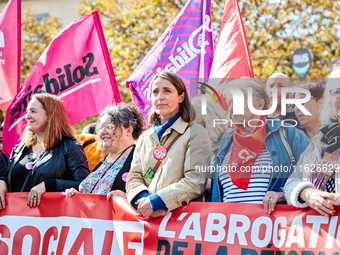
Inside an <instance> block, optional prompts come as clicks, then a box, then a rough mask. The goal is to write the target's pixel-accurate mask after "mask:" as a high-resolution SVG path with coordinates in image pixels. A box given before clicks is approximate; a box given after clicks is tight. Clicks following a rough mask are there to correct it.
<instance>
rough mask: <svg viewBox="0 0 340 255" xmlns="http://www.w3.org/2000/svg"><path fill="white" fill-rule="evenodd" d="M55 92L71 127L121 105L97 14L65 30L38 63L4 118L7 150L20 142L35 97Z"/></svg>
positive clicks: (82, 19)
mask: <svg viewBox="0 0 340 255" xmlns="http://www.w3.org/2000/svg"><path fill="white" fill-rule="evenodd" d="M37 93H38V94H39V93H51V94H54V95H56V96H58V97H59V98H60V99H61V100H62V101H63V103H64V106H65V109H66V113H67V116H68V117H69V119H70V122H71V125H73V124H75V123H77V122H79V121H81V120H83V119H85V118H87V117H89V116H92V115H95V114H98V113H100V112H101V111H102V110H103V109H104V108H105V107H106V106H108V105H110V104H117V103H119V102H120V101H121V99H120V94H119V90H118V86H117V82H116V79H115V76H114V73H113V69H112V65H111V61H110V56H109V52H108V49H107V45H106V42H105V38H104V34H103V30H102V26H101V23H100V20H99V16H98V13H97V12H96V11H94V12H91V13H89V14H87V15H85V16H83V17H81V18H79V19H78V20H76V21H74V22H73V23H71V24H69V25H68V26H67V27H66V28H65V29H64V30H62V31H61V32H60V33H59V34H58V35H57V36H56V38H55V39H54V40H53V41H52V42H51V43H50V45H49V46H48V47H47V49H46V50H45V51H44V53H43V54H42V55H41V57H40V58H39V60H38V62H37V63H36V65H35V66H34V68H33V70H32V72H31V73H30V75H29V76H28V78H27V80H26V81H25V82H24V84H23V86H22V87H21V89H20V91H19V93H18V94H17V95H16V97H15V98H14V100H13V102H12V104H11V106H10V107H9V108H8V111H7V113H6V116H5V124H4V130H3V142H4V151H5V153H6V154H7V156H8V155H9V154H10V152H11V150H12V148H13V147H14V145H15V144H17V143H18V141H19V137H20V135H21V134H22V131H23V129H24V126H25V124H26V120H25V116H26V108H27V105H28V102H29V101H30V98H31V96H32V95H34V94H37Z"/></svg>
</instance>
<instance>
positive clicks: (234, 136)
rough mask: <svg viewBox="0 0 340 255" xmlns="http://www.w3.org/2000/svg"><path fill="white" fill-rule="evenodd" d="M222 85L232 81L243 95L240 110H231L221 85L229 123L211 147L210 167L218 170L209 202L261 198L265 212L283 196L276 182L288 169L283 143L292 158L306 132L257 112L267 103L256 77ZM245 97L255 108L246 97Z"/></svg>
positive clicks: (301, 146) (299, 150)
mask: <svg viewBox="0 0 340 255" xmlns="http://www.w3.org/2000/svg"><path fill="white" fill-rule="evenodd" d="M228 86H235V87H238V88H239V89H240V90H241V91H242V92H243V94H244V95H245V97H246V98H245V100H244V101H245V104H244V114H243V115H241V114H236V113H235V112H234V109H233V108H234V107H233V105H235V104H236V101H232V99H231V96H230V93H229V90H225V91H227V93H228V94H227V95H226V96H225V97H226V98H227V100H228V103H230V104H229V113H230V119H231V121H232V123H233V127H232V128H230V129H229V130H228V131H227V133H226V134H225V136H224V137H223V140H222V142H221V145H220V148H219V150H218V152H217V156H216V160H215V169H220V170H216V174H217V176H216V178H214V179H213V180H212V202H237V203H257V204H263V207H264V210H265V212H266V213H268V214H271V213H272V212H273V211H274V209H275V205H276V204H277V203H285V202H286V201H285V195H284V194H283V192H282V188H283V186H284V184H285V182H286V180H287V179H288V177H289V176H290V174H291V173H292V171H293V169H292V168H291V163H292V161H293V160H292V157H290V156H289V153H287V147H289V149H290V151H291V153H292V155H293V156H294V157H295V159H297V160H298V159H299V157H300V155H301V153H302V152H303V151H304V150H305V148H307V146H308V144H309V141H308V138H307V136H306V135H305V134H304V133H303V132H302V131H300V130H298V129H296V128H294V127H293V126H291V125H289V124H284V125H282V121H281V120H279V119H275V118H268V117H267V116H266V115H265V114H262V112H258V110H260V111H264V110H268V108H269V104H270V99H269V95H268V94H267V91H266V89H265V87H264V85H263V84H262V82H261V81H259V80H257V79H251V78H240V79H235V80H233V81H230V82H229V83H228ZM250 89H251V90H252V93H251V94H250ZM248 97H251V98H252V104H253V108H254V109H256V110H257V111H254V109H253V110H251V109H250V107H249V105H248V104H247V103H246V102H247V101H248V100H247V99H248Z"/></svg>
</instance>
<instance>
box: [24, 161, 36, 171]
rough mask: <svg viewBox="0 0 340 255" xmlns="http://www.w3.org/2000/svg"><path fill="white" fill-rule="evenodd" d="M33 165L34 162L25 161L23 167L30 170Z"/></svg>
mask: <svg viewBox="0 0 340 255" xmlns="http://www.w3.org/2000/svg"><path fill="white" fill-rule="evenodd" d="M33 167H34V163H33V162H28V163H26V165H25V168H26V169H27V170H32V169H33Z"/></svg>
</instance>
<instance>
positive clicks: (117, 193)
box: [106, 189, 126, 201]
mask: <svg viewBox="0 0 340 255" xmlns="http://www.w3.org/2000/svg"><path fill="white" fill-rule="evenodd" d="M111 196H115V197H123V198H126V193H125V192H124V191H121V190H119V189H116V190H112V191H110V192H109V193H108V194H107V196H106V199H107V201H110V199H111Z"/></svg>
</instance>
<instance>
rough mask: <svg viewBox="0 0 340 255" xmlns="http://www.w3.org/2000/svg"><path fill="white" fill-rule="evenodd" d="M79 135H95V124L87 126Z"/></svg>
mask: <svg viewBox="0 0 340 255" xmlns="http://www.w3.org/2000/svg"><path fill="white" fill-rule="evenodd" d="M81 134H82V135H86V134H93V135H95V134H97V133H96V123H95V122H93V123H90V124H88V125H86V126H85V127H84V128H83V130H82V131H81Z"/></svg>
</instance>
